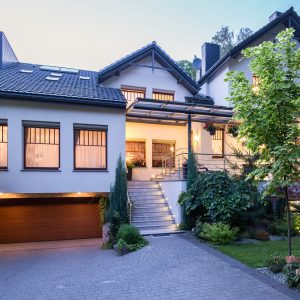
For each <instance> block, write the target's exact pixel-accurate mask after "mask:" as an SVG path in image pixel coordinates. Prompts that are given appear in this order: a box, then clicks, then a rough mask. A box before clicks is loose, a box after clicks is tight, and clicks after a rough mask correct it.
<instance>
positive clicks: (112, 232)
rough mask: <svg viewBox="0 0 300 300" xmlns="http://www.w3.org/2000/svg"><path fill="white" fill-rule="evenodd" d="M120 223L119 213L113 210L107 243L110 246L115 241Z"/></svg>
mask: <svg viewBox="0 0 300 300" xmlns="http://www.w3.org/2000/svg"><path fill="white" fill-rule="evenodd" d="M120 225H121V218H120V214H119V213H118V212H117V211H114V212H113V217H112V219H111V222H110V225H109V241H108V243H109V245H110V246H111V247H112V245H114V244H115V243H116V241H117V233H118V230H119V228H120Z"/></svg>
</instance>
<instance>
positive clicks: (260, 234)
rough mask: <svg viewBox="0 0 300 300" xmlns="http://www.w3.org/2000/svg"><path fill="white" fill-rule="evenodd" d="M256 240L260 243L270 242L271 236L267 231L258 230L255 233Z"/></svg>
mask: <svg viewBox="0 0 300 300" xmlns="http://www.w3.org/2000/svg"><path fill="white" fill-rule="evenodd" d="M255 239H256V240H258V241H268V240H269V239H270V235H269V233H268V232H266V231H265V230H257V231H256V232H255Z"/></svg>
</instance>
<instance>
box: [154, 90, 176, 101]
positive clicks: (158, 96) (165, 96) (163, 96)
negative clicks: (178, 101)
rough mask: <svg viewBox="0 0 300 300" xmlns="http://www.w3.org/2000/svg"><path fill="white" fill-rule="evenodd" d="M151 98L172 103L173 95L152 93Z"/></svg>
mask: <svg viewBox="0 0 300 300" xmlns="http://www.w3.org/2000/svg"><path fill="white" fill-rule="evenodd" d="M152 98H153V99H155V100H163V101H174V93H159V92H153V94H152Z"/></svg>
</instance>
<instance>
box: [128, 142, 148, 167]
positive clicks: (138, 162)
mask: <svg viewBox="0 0 300 300" xmlns="http://www.w3.org/2000/svg"><path fill="white" fill-rule="evenodd" d="M126 161H128V162H132V163H133V164H134V165H135V166H136V167H145V166H146V147H145V142H126Z"/></svg>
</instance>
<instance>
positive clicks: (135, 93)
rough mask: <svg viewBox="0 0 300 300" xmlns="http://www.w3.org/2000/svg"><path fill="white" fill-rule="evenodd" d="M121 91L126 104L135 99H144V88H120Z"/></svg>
mask: <svg viewBox="0 0 300 300" xmlns="http://www.w3.org/2000/svg"><path fill="white" fill-rule="evenodd" d="M121 91H122V93H123V95H124V97H125V98H126V100H127V101H128V102H132V101H134V100H135V99H136V98H145V96H146V89H145V88H135V87H122V88H121Z"/></svg>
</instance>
